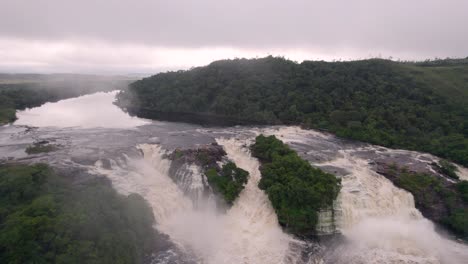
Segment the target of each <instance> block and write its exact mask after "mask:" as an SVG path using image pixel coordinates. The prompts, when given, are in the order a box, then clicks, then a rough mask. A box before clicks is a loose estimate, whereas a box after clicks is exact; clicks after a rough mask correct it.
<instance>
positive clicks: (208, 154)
mask: <svg viewBox="0 0 468 264" xmlns="http://www.w3.org/2000/svg"><path fill="white" fill-rule="evenodd" d="M224 156H226V152H225V151H224V149H223V147H222V146H220V145H218V143H216V142H214V143H211V144H209V145H202V146H200V147H198V148H196V149H176V150H174V151H173V152H172V153H171V154H169V159H170V160H172V161H173V163H174V162H175V163H188V164H195V165H198V166H200V167H202V168H209V167H216V166H217V162H219V161H221V160H222V159H223V157H224Z"/></svg>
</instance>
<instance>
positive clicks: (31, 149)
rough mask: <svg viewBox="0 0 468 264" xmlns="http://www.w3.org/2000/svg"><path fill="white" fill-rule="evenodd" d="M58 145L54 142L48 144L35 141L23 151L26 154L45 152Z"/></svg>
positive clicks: (52, 149) (54, 149) (56, 147)
mask: <svg viewBox="0 0 468 264" xmlns="http://www.w3.org/2000/svg"><path fill="white" fill-rule="evenodd" d="M58 149H59V147H58V146H57V145H55V144H50V143H49V142H36V143H34V144H32V145H30V146H28V147H27V148H26V150H25V152H26V153H27V154H28V155H31V154H39V153H47V152H52V151H56V150H58Z"/></svg>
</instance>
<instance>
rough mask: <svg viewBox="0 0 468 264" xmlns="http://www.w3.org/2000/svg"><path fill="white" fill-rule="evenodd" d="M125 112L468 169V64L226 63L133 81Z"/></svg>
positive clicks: (122, 98) (123, 101)
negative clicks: (283, 130) (322, 138)
mask: <svg viewBox="0 0 468 264" xmlns="http://www.w3.org/2000/svg"><path fill="white" fill-rule="evenodd" d="M117 104H118V105H120V106H121V107H122V108H124V109H126V110H127V111H128V112H129V113H131V114H135V115H138V116H143V117H150V118H151V117H153V116H158V114H161V113H163V114H164V113H173V114H176V115H183V114H186V113H191V114H196V115H200V116H206V117H207V118H213V119H214V118H219V117H223V118H229V119H230V120H233V124H235V123H243V122H249V123H256V124H289V125H290V124H294V125H301V126H303V127H305V128H314V129H321V130H325V131H329V132H332V133H335V134H336V135H338V136H340V137H344V138H348V139H354V140H360V141H365V142H369V143H373V144H378V145H382V146H387V147H392V148H404V149H410V150H418V151H424V152H429V153H432V154H435V155H438V156H440V157H443V158H446V159H449V160H451V161H455V162H458V163H460V164H463V165H465V166H468V59H448V60H436V61H425V62H394V61H390V60H382V59H369V60H361V61H348V62H324V61H304V62H302V63H296V62H293V61H290V60H287V59H284V58H277V57H266V58H260V59H234V60H222V61H216V62H213V63H211V64H209V65H208V66H205V67H198V68H193V69H190V70H187V71H177V72H167V73H160V74H157V75H154V76H152V77H149V78H145V79H142V80H140V81H137V82H134V83H133V84H131V86H130V88H129V89H128V90H125V91H123V92H121V93H120V94H119V96H118V102H117Z"/></svg>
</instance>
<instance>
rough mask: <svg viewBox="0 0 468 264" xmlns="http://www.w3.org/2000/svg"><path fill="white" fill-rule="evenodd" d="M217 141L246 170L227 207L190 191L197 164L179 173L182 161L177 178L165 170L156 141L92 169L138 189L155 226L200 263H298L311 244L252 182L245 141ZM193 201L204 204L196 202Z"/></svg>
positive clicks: (125, 189)
mask: <svg viewBox="0 0 468 264" xmlns="http://www.w3.org/2000/svg"><path fill="white" fill-rule="evenodd" d="M217 141H218V143H219V144H220V145H222V146H223V147H224V149H225V151H226V152H227V156H228V158H229V159H231V160H232V161H234V162H235V163H236V164H237V166H238V167H240V168H242V169H244V170H247V171H248V172H249V174H250V176H249V180H248V183H247V184H246V186H245V189H244V190H243V191H242V192H241V194H240V196H239V197H238V199H237V200H236V201H235V203H234V205H233V206H232V207H231V208H229V209H227V210H219V208H217V207H216V205H215V204H214V203H210V201H209V200H207V199H202V200H197V199H194V198H196V197H195V196H193V195H190V194H193V193H198V190H199V189H200V188H199V187H200V181H199V180H198V179H202V175H201V170H199V169H197V168H192V167H190V166H189V167H190V168H189V167H186V168H185V169H187V171H186V172H185V173H183V172H182V171H183V167H181V168H179V169H178V170H177V171H176V172H175V173H176V174H179V175H178V176H177V177H176V179H178V180H179V181H180V182H179V185H178V184H176V182H174V180H173V179H171V177H170V175H169V170H170V167H171V161H170V160H168V159H166V158H165V156H166V154H167V153H166V151H164V150H163V149H162V148H161V147H159V146H158V145H149V144H143V145H139V146H138V148H139V149H140V150H141V152H142V153H143V159H135V158H124V159H123V160H122V161H111V162H110V163H111V164H112V166H111V167H112V168H111V169H105V168H103V166H101V165H102V164H101V162H97V164H96V165H97V166H96V170H98V172H99V173H101V174H105V175H107V176H108V177H109V178H110V179H111V180H112V182H113V185H114V187H115V188H116V189H117V190H119V191H120V192H122V193H126V194H128V193H132V192H135V193H139V194H140V195H142V196H143V197H144V198H145V199H146V200H147V201H148V202H149V203H150V205H151V206H152V208H153V211H154V215H155V218H156V220H157V229H158V230H159V231H160V232H162V233H165V234H167V235H169V236H170V238H171V240H172V241H173V242H174V243H176V244H177V245H179V246H180V247H181V248H182V249H183V250H184V251H185V252H189V253H190V254H192V255H194V256H196V257H195V258H197V259H199V261H200V263H207V264H217V263H227V264H229V263H233V264H234V263H236V264H237V263H303V262H302V258H303V257H302V255H301V254H302V252H303V250H304V248H305V247H306V246H308V247H310V246H311V245H306V243H304V242H302V241H299V240H296V239H294V238H293V237H292V236H290V235H288V234H286V233H284V232H283V231H282V229H281V227H280V226H279V224H278V221H277V217H276V214H275V212H274V210H273V208H272V206H271V204H270V201H269V200H268V197H267V196H266V195H265V194H264V193H263V191H262V190H260V189H259V188H258V186H257V185H258V181H259V180H260V171H259V163H258V161H257V160H256V159H255V158H252V157H251V156H250V153H249V151H248V150H247V149H246V148H244V147H243V145H244V144H245V142H243V141H239V140H235V139H229V140H227V139H218V140H217ZM195 174H200V175H195ZM188 177H192V179H188ZM184 189H186V190H184ZM187 190H189V192H186V193H184V191H187ZM190 190H192V192H190ZM193 190H195V191H194V192H193ZM197 202H203V203H205V204H204V205H203V206H197V204H196V203H197ZM308 263H312V261H310V262H308Z"/></svg>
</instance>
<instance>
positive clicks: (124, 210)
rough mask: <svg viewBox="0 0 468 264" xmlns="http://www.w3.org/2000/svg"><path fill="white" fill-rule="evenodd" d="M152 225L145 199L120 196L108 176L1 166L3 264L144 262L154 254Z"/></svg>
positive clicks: (0, 244)
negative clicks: (73, 177) (72, 176)
mask: <svg viewBox="0 0 468 264" xmlns="http://www.w3.org/2000/svg"><path fill="white" fill-rule="evenodd" d="M153 223H154V216H153V213H152V211H151V209H150V207H149V206H148V205H147V203H146V202H145V201H144V200H143V198H142V197H140V196H139V195H136V194H131V195H129V196H123V195H120V194H117V193H116V192H115V191H114V190H113V189H112V187H111V185H110V183H109V182H108V181H106V180H105V179H104V178H91V179H88V180H83V179H82V178H81V179H80V180H79V182H72V180H71V179H70V177H68V175H67V177H62V176H60V175H57V173H56V172H54V171H53V170H52V169H51V168H50V167H48V166H47V165H44V164H36V165H18V164H16V165H0V259H1V260H2V262H3V263H67V264H70V263H142V262H143V260H144V259H145V258H147V257H148V256H149V255H150V254H151V252H152V250H154V243H155V239H156V234H155V230H154V229H153V227H152V225H153Z"/></svg>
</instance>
